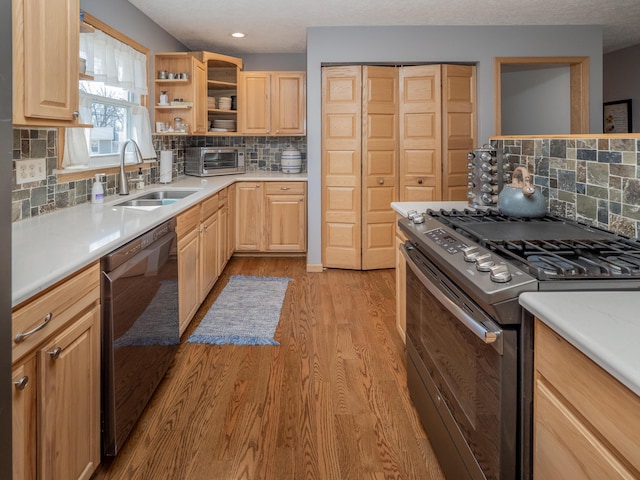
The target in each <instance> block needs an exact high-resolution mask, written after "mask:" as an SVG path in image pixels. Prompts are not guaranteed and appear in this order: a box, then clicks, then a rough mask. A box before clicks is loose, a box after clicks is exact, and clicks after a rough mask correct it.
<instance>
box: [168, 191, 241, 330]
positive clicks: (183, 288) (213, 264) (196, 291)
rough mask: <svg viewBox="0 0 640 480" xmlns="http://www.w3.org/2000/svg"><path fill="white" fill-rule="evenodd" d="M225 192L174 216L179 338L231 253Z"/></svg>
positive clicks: (227, 192) (227, 205) (227, 202)
mask: <svg viewBox="0 0 640 480" xmlns="http://www.w3.org/2000/svg"><path fill="white" fill-rule="evenodd" d="M228 223H229V190H228V188H227V189H224V190H222V191H220V192H218V193H215V194H213V195H211V196H210V197H208V198H206V199H205V200H203V201H202V202H200V203H199V204H198V205H195V206H193V207H191V208H190V209H188V210H186V211H185V212H183V213H181V214H180V215H178V218H177V226H176V233H177V235H178V299H179V311H180V334H181V335H182V334H183V333H184V331H185V330H186V329H187V326H188V325H189V322H190V321H191V319H192V318H193V316H194V315H195V313H196V312H197V311H198V308H199V307H200V305H201V304H202V302H203V301H204V299H205V298H206V296H207V295H208V294H209V292H210V291H211V289H212V288H213V286H214V285H215V283H216V281H217V280H218V277H219V276H220V274H221V273H222V270H223V269H224V267H225V265H226V263H227V261H228V260H229V258H231V255H232V254H233V250H232V249H229V248H228V246H227V245H228V242H229V240H230V238H229V235H228V230H229V225H228Z"/></svg>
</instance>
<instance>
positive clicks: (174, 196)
mask: <svg viewBox="0 0 640 480" xmlns="http://www.w3.org/2000/svg"><path fill="white" fill-rule="evenodd" d="M195 192H196V190H156V191H154V192H149V193H145V194H144V195H140V196H139V197H135V198H132V199H129V200H124V201H122V202H118V203H114V204H113V206H114V207H133V208H139V209H145V210H153V209H155V208H158V207H163V206H166V205H171V204H173V203H175V202H177V201H178V200H181V199H183V198H185V197H188V196H189V195H191V194H193V193H195Z"/></svg>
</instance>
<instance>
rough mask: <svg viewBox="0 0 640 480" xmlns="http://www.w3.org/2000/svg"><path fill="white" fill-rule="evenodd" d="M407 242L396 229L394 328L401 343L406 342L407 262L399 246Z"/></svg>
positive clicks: (403, 235)
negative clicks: (398, 334)
mask: <svg viewBox="0 0 640 480" xmlns="http://www.w3.org/2000/svg"><path fill="white" fill-rule="evenodd" d="M406 241H407V237H406V235H405V234H404V233H403V232H402V230H400V229H399V228H397V227H396V327H397V329H398V332H399V333H400V337H401V338H402V341H403V342H405V343H406V341H407V334H406V332H407V277H406V274H407V261H406V260H405V259H404V256H403V255H402V252H401V251H400V246H401V245H402V244H403V243H404V242H406Z"/></svg>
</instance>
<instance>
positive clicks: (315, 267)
mask: <svg viewBox="0 0 640 480" xmlns="http://www.w3.org/2000/svg"><path fill="white" fill-rule="evenodd" d="M323 271H324V268H323V267H322V264H314V263H307V272H308V273H322V272H323Z"/></svg>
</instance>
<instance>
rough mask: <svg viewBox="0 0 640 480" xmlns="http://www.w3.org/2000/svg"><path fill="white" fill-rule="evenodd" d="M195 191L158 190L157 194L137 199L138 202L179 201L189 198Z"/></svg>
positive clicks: (145, 195) (141, 196) (153, 193)
mask: <svg viewBox="0 0 640 480" xmlns="http://www.w3.org/2000/svg"><path fill="white" fill-rule="evenodd" d="M192 193H195V191H193V190H156V191H155V192H149V193H145V194H144V195H140V196H139V197H136V198H135V199H136V200H138V199H140V200H179V199H181V198H184V197H188V196H189V195H191V194H192Z"/></svg>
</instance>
